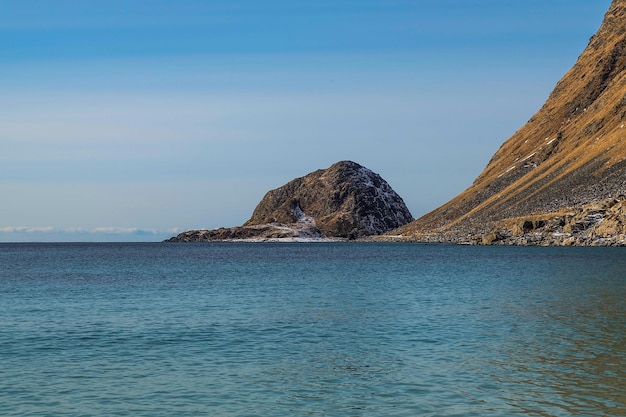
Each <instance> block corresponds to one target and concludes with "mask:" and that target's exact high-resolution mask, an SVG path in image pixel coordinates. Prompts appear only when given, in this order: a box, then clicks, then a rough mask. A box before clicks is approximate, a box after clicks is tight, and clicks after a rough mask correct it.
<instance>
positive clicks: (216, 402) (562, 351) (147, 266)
mask: <svg viewBox="0 0 626 417" xmlns="http://www.w3.org/2000/svg"><path fill="white" fill-rule="evenodd" d="M625 255H626V252H624V250H623V249H620V248H509V247H458V246H436V245H435V246H427V245H416V244H361V243H306V244H304V243H303V244H297V243H296V244H156V243H155V244H0V415H2V416H131V415H132V416H342V417H343V416H411V417H413V416H508V415H531V416H580V415H584V416H626V304H625V303H626V301H625V300H626V256H625Z"/></svg>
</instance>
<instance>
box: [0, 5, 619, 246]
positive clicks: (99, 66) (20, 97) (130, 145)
mask: <svg viewBox="0 0 626 417" xmlns="http://www.w3.org/2000/svg"><path fill="white" fill-rule="evenodd" d="M610 3H611V2H610V0H602V1H600V0H594V1H589V0H358V1H356V0H341V1H337V0H312V1H307V2H297V1H293V0H266V1H263V0H228V1H225V0H220V1H218V0H215V1H214V0H90V1H83V0H1V1H0V242H18V241H160V240H162V239H165V238H167V237H170V236H173V235H175V234H177V233H179V232H181V231H185V230H189V229H199V228H217V227H222V226H225V227H230V226H236V225H240V224H242V223H244V222H245V221H246V220H247V219H248V218H249V217H250V216H251V214H252V211H253V210H254V207H255V206H256V204H257V203H258V202H259V201H260V200H261V198H262V197H263V195H264V194H265V193H266V192H267V191H269V190H270V189H274V188H277V187H279V186H281V185H283V184H285V183H287V182H288V181H290V180H291V179H293V178H296V177H300V176H304V175H306V174H308V173H309V172H311V171H314V170H316V169H320V168H327V167H329V166H330V165H332V164H333V163H335V162H337V161H340V160H353V161H355V162H358V163H360V164H362V165H364V166H366V167H368V168H370V169H371V170H373V171H374V172H376V173H378V174H380V175H381V176H382V177H383V178H384V179H385V180H387V182H389V184H390V185H391V186H392V187H393V188H394V189H395V190H396V192H398V194H400V195H401V196H402V198H403V199H404V201H405V203H406V204H407V206H408V208H409V209H410V210H411V212H412V214H413V216H414V217H416V218H417V217H419V216H421V215H423V214H425V213H427V212H429V211H431V210H433V209H435V208H436V207H438V206H440V205H441V204H443V203H445V202H446V201H448V200H450V199H451V198H453V197H454V196H456V195H457V194H458V193H460V192H461V191H463V190H464V189H466V188H467V187H468V186H470V185H471V183H472V181H473V180H474V179H475V178H476V176H477V175H478V174H479V173H480V172H481V171H482V170H483V168H484V167H485V166H486V164H487V163H488V161H489V159H490V158H491V156H492V155H493V154H494V153H495V151H496V150H497V149H498V148H499V146H500V145H501V144H502V143H503V142H504V141H505V140H506V139H507V138H509V137H510V136H511V135H512V134H513V133H514V132H515V131H516V130H517V129H519V128H520V127H521V126H523V125H524V123H525V122H526V121H527V120H528V119H529V118H530V117H531V116H532V115H533V113H535V112H536V111H537V110H538V109H539V108H540V107H541V105H542V104H543V102H544V101H545V99H546V98H547V96H548V94H549V93H550V92H551V90H552V89H553V87H554V85H555V84H556V82H557V81H558V80H559V79H560V78H561V77H562V76H563V75H564V74H565V72H566V71H567V70H568V69H569V68H570V67H571V66H572V65H573V64H574V62H575V61H576V59H577V57H578V56H579V55H580V53H581V52H582V51H583V49H584V48H585V47H586V45H587V43H588V41H589V38H590V36H592V35H593V34H594V33H595V31H596V30H597V29H598V27H599V25H600V23H601V21H602V18H603V15H604V13H605V12H606V11H607V10H608V8H609V6H610Z"/></svg>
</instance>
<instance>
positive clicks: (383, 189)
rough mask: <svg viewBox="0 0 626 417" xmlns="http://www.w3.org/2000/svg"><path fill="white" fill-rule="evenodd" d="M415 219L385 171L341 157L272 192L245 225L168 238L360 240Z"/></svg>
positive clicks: (195, 231)
mask: <svg viewBox="0 0 626 417" xmlns="http://www.w3.org/2000/svg"><path fill="white" fill-rule="evenodd" d="M412 220H413V217H412V216H411V213H410V212H409V210H408V209H407V207H406V205H405V204H404V201H403V200H402V198H401V197H400V196H399V195H398V194H397V193H396V192H395V191H394V190H393V189H392V188H391V186H390V185H389V184H388V183H387V182H386V181H385V180H384V179H382V178H381V177H380V175H378V174H376V173H374V172H372V171H371V170H369V169H367V168H365V167H363V166H361V165H359V164H357V163H355V162H351V161H342V162H338V163H336V164H334V165H332V166H331V167H330V168H328V169H323V170H318V171H315V172H312V173H310V174H308V175H306V176H304V177H301V178H296V179H294V180H292V181H290V182H289V183H287V184H285V185H283V186H282V187H280V188H277V189H275V190H271V191H269V192H268V193H267V194H266V195H265V197H263V199H262V200H261V202H260V203H259V204H258V205H257V207H256V209H255V210H254V213H253V214H252V217H251V218H250V220H248V221H247V222H246V223H245V224H244V225H243V226H239V227H234V228H221V229H215V230H192V231H188V232H184V233H181V234H179V235H178V236H176V237H173V238H171V239H169V241H185V242H187V241H193V242H197V241H213V240H221V241H223V240H272V239H292V240H297V239H328V238H339V239H358V238H363V237H366V236H373V235H380V234H382V233H385V232H388V231H390V230H393V229H395V228H398V227H400V226H403V225H405V224H407V223H409V222H411V221H412Z"/></svg>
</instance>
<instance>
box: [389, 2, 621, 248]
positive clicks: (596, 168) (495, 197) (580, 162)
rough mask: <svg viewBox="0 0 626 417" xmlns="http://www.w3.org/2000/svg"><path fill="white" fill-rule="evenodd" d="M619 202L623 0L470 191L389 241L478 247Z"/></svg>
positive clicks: (406, 228) (617, 4)
mask: <svg viewBox="0 0 626 417" xmlns="http://www.w3.org/2000/svg"><path fill="white" fill-rule="evenodd" d="M622 194H626V0H614V1H613V3H612V5H611V7H610V9H609V11H608V12H607V13H606V15H605V17H604V21H603V23H602V25H601V27H600V29H599V30H598V32H597V33H596V34H595V35H594V36H593V37H592V38H591V39H590V42H589V45H588V46H587V48H586V49H585V50H584V52H583V53H582V54H581V56H580V57H579V59H578V61H577V62H576V64H575V65H574V67H573V68H572V69H571V70H570V71H569V72H568V73H567V74H566V75H565V76H564V77H563V78H562V79H561V81H559V82H558V84H557V85H556V87H555V89H554V91H553V92H552V93H551V94H550V96H549V98H548V100H547V101H546V103H545V104H544V105H543V107H542V108H541V109H540V110H539V111H538V112H537V113H536V114H535V115H534V116H533V117H532V118H531V119H530V120H529V121H528V123H527V124H526V125H525V126H523V127H522V128H521V129H520V130H519V131H518V132H516V133H515V134H514V135H513V136H512V137H511V138H510V139H509V140H507V141H506V142H505V143H504V144H503V145H502V146H501V148H500V149H499V150H498V151H497V152H496V154H495V155H494V156H493V157H492V159H491V161H490V162H489V164H488V165H487V167H486V168H485V170H484V171H483V172H482V173H481V174H480V175H479V176H478V178H476V180H475V181H474V183H473V184H472V186H470V187H469V188H468V189H467V190H465V191H464V192H463V193H461V194H460V195H458V196H457V197H455V198H454V199H453V200H451V201H450V202H448V203H446V204H444V205H443V206H441V207H439V208H438V209H436V210H434V211H432V212H431V213H428V214H426V215H425V216H423V217H421V218H419V219H417V220H416V221H414V222H412V223H411V224H409V225H407V226H405V227H402V228H400V229H399V230H397V231H394V232H392V233H393V234H397V235H402V236H403V237H404V238H412V239H416V240H432V241H452V242H462V243H469V242H476V241H482V237H481V236H482V235H485V234H492V233H495V232H496V231H499V232H500V231H501V232H502V233H505V234H506V233H507V231H506V227H505V225H504V223H506V220H507V219H511V218H523V217H525V216H536V215H540V214H543V215H547V214H548V213H557V212H561V211H564V210H566V211H567V210H570V211H571V210H573V209H581V208H582V207H583V206H585V205H589V204H595V203H598V202H600V201H603V200H605V199H608V198H609V197H615V196H619V195H622ZM544 217H545V216H544ZM500 229H502V230H500ZM509 232H510V230H509Z"/></svg>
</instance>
